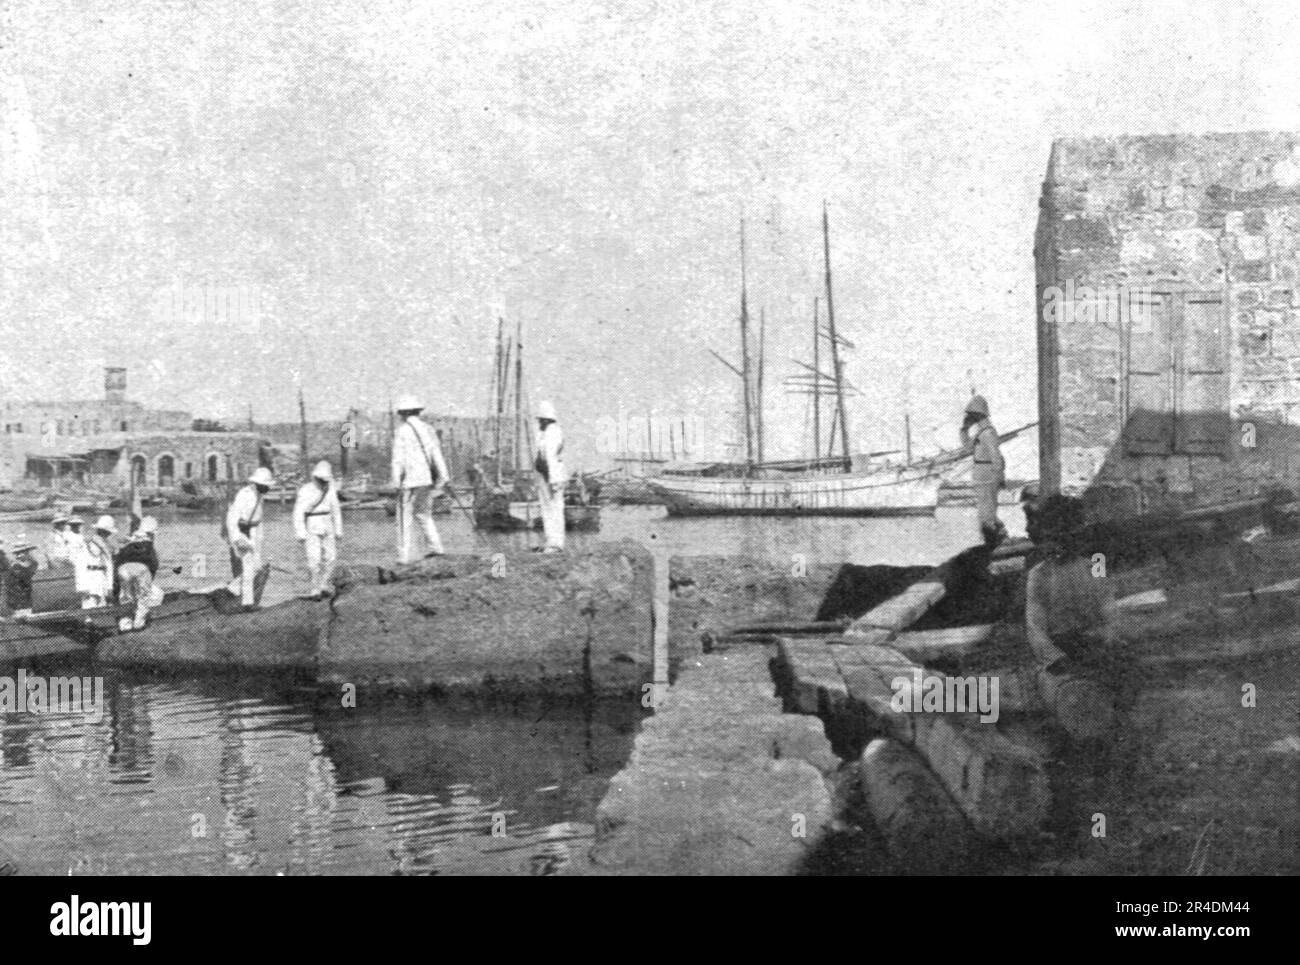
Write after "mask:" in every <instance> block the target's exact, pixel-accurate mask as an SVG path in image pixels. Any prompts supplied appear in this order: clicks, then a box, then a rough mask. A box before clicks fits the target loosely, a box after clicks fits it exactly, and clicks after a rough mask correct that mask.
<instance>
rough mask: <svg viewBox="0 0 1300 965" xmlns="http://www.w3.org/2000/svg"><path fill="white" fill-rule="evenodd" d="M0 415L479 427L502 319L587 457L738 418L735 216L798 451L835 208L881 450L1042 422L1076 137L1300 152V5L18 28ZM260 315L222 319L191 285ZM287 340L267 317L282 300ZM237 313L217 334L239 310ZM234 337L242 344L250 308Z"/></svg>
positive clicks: (169, 11)
mask: <svg viewBox="0 0 1300 965" xmlns="http://www.w3.org/2000/svg"><path fill="white" fill-rule="evenodd" d="M8 10H9V12H8V13H7V14H6V16H7V20H6V23H5V35H4V49H3V51H0V67H2V68H3V72H4V73H3V86H2V87H0V96H2V97H3V99H4V103H3V109H4V121H5V130H4V140H3V145H2V146H3V151H4V156H3V158H0V160H2V161H3V185H2V187H3V192H4V195H5V197H4V206H3V211H2V212H0V218H3V226H4V234H3V238H2V240H3V245H4V252H3V254H4V261H3V265H2V266H0V267H2V269H3V282H4V285H3V290H2V291H0V352H3V362H4V364H3V368H2V369H0V379H3V382H2V383H0V394H3V395H5V396H18V397H50V396H53V397H59V396H82V397H86V396H92V397H93V396H98V395H99V394H100V392H101V391H102V376H101V375H100V373H99V366H101V365H102V364H104V363H105V362H108V363H120V364H125V365H127V366H128V367H129V368H130V375H129V379H130V387H131V394H132V395H133V396H135V397H137V398H139V399H141V400H142V401H145V402H146V403H149V404H152V405H158V406H168V407H181V408H189V409H192V410H194V411H195V412H196V413H199V414H207V415H216V416H227V417H229V416H234V415H240V416H242V415H244V414H245V413H246V411H247V406H248V404H250V403H251V404H252V406H253V408H254V411H255V413H256V414H257V416H258V418H260V419H267V420H270V419H289V418H293V417H295V415H296V384H297V383H296V381H295V380H296V379H298V378H301V379H302V380H303V383H304V387H305V392H306V397H307V402H308V406H309V413H310V415H311V416H313V417H318V418H327V417H337V416H340V415H341V414H342V412H343V411H344V410H346V408H347V407H348V406H350V405H354V404H359V405H362V406H365V407H373V408H383V407H384V406H385V405H386V403H387V400H388V399H389V398H390V397H391V396H393V395H396V394H399V393H401V392H403V391H408V390H409V391H416V392H418V393H420V394H421V395H423V396H424V397H425V398H426V399H427V400H428V402H429V404H430V405H431V406H432V407H433V408H434V409H436V410H439V411H447V412H455V413H458V414H475V413H478V412H481V411H483V410H484V409H485V407H486V405H487V389H488V381H489V378H490V371H491V364H492V345H493V339H494V337H495V331H496V323H495V316H496V314H497V313H501V314H503V315H504V316H505V317H506V318H507V320H508V321H509V322H510V323H511V324H513V323H514V322H516V321H518V320H522V322H523V324H524V340H525V355H524V360H525V367H526V370H527V371H526V375H527V381H528V393H529V395H530V396H531V398H532V400H533V402H534V404H535V402H536V401H537V400H538V399H542V398H550V399H552V400H553V401H554V402H555V404H556V405H557V407H558V408H559V410H560V413H561V416H562V417H563V419H564V422H565V425H566V427H567V430H568V434H569V436H570V437H571V438H574V439H575V448H577V449H578V450H579V451H581V450H582V448H583V447H584V442H583V441H582V440H583V437H584V436H585V435H588V434H591V435H594V431H592V432H590V433H589V432H588V430H587V428H586V427H589V426H591V425H593V424H594V423H595V421H596V420H597V419H599V418H600V417H602V416H609V415H614V416H617V414H618V413H619V411H620V410H622V411H627V412H645V411H647V410H649V411H653V412H655V413H657V414H660V415H663V416H679V415H680V416H691V415H697V416H702V415H716V414H718V413H721V412H725V411H726V410H727V409H728V408H734V404H735V382H736V380H735V379H734V377H733V376H732V375H730V374H729V373H728V372H727V371H726V369H724V368H723V367H722V366H721V365H720V364H719V363H718V362H717V361H716V360H714V359H713V358H712V356H711V355H710V354H709V352H708V350H709V349H715V350H717V351H719V352H720V353H722V354H724V355H726V356H728V357H733V358H734V357H736V356H737V355H738V345H737V325H736V316H737V309H738V295H739V284H740V280H739V251H738V237H737V232H738V224H739V220H740V217H741V215H742V213H743V214H744V216H745V217H746V219H747V221H748V223H749V242H750V245H749V247H750V252H749V256H750V257H749V285H750V304H751V307H752V309H753V311H754V315H755V318H757V316H758V310H759V308H765V310H766V312H767V326H768V338H769V345H768V356H769V363H770V367H769V370H768V379H767V381H768V385H769V400H770V406H769V409H768V417H767V418H768V424H769V427H770V429H769V434H770V436H771V437H772V441H771V442H770V443H769V455H780V454H783V453H785V454H790V455H794V454H797V453H798V452H799V451H800V450H801V447H802V446H803V445H804V433H805V432H806V429H805V425H806V421H805V420H806V400H804V399H802V398H798V397H791V396H785V395H783V394H781V392H780V379H781V377H783V376H785V375H788V374H791V373H792V371H793V367H792V364H791V363H790V362H789V361H788V360H789V358H790V357H791V356H798V357H804V358H806V357H807V356H808V355H809V354H810V347H809V341H810V339H809V327H810V315H811V308H812V299H813V297H814V295H820V294H821V288H820V272H821V262H820V240H821V239H820V224H819V220H820V207H821V202H822V200H823V199H825V200H826V201H827V203H828V205H829V208H830V214H831V236H832V237H831V241H832V248H833V251H832V255H833V267H834V270H835V273H836V275H835V277H836V289H835V303H836V309H837V316H838V321H839V325H840V328H841V331H842V333H843V334H844V335H845V336H847V337H848V338H849V339H851V340H852V341H853V342H854V343H855V346H856V348H855V350H854V351H853V352H851V353H848V355H847V357H846V366H847V373H848V376H849V377H850V378H851V379H852V380H853V381H854V382H855V383H856V385H857V386H858V387H859V388H860V389H861V390H862V395H861V396H860V397H859V398H857V399H855V400H854V401H853V402H852V406H851V415H850V424H851V427H852V429H853V435H854V448H859V449H867V448H886V447H890V446H892V445H897V444H899V442H900V439H901V432H902V424H903V413H904V411H905V409H906V410H909V411H911V412H912V415H913V424H914V426H915V427H916V442H917V445H918V447H919V448H927V447H929V446H932V445H938V444H941V443H942V444H951V443H952V441H953V439H954V433H955V427H954V425H953V423H954V421H955V419H956V418H957V416H956V412H957V410H959V409H960V407H961V406H962V404H963V402H964V400H965V398H966V397H967V396H968V395H969V393H970V391H971V389H972V387H973V388H976V389H978V390H979V391H981V392H984V393H985V394H986V395H988V396H989V398H990V401H991V402H992V404H993V407H994V417H995V421H996V422H998V423H999V424H1000V425H1001V426H1003V427H1010V426H1012V425H1014V424H1019V423H1022V422H1027V421H1030V420H1032V419H1034V418H1036V411H1035V410H1036V402H1035V367H1034V327H1033V321H1034V294H1033V261H1032V239H1033V229H1034V223H1035V219H1036V216H1037V201H1038V192H1039V187H1040V183H1041V180H1042V177H1043V173H1044V169H1045V165H1046V162H1047V157H1048V151H1049V148H1050V145H1051V141H1052V139H1053V138H1054V137H1058V136H1077V135H1090V134H1115V133H1160V132H1178V131H1185V132H1201V131H1211V130H1241V129H1255V128H1290V129H1295V128H1297V127H1300V87H1298V86H1297V84H1296V79H1297V68H1296V63H1297V59H1296V51H1297V50H1300V4H1294V3H1290V2H1287V0H1278V2H1276V3H1252V2H1242V0H1234V2H1223V3H1214V2H1203V0H1201V2H1168V0H1164V2H1159V3H1123V2H1108V3H1097V2H1092V3H1089V2H1079V0H1070V2H1048V0H1026V2H998V3H975V2H954V0H943V2H919V0H906V2H901V0H900V2H883V0H872V2H848V0H816V2H803V0H784V2H779V3H778V2H767V3H764V2H761V0H724V2H708V0H682V2H677V3H656V2H650V0H626V2H619V3H613V2H611V3H608V4H605V5H597V4H585V3H577V2H567V3H561V2H545V3H539V2H531V0H477V2H466V3H455V4H452V3H440V2H435V3H430V2H427V0H426V2H393V3H386V2H380V0H371V2H367V3H364V4H362V3H357V2H348V3H344V2H339V0H311V2H290V0H252V2H249V0H241V2H238V3H236V2H224V3H221V2H205V3H199V4H190V3H180V2H163V0H119V2H96V0H14V2H12V3H11V5H10V7H9V8H8ZM204 286H209V287H211V288H221V289H223V290H227V291H232V292H235V293H236V296H235V297H234V298H232V299H230V300H229V302H228V304H231V305H238V306H242V307H241V308H240V309H238V310H237V311H236V310H233V309H230V308H227V309H222V310H216V309H213V308H211V307H209V309H208V311H207V313H203V312H202V311H200V312H197V313H196V312H190V313H189V314H188V315H187V314H186V312H185V311H184V307H183V306H184V305H185V304H186V301H185V298H184V297H181V298H176V297H174V295H173V294H172V293H174V292H176V291H181V292H182V293H183V292H185V291H190V292H194V291H200V292H202V291H203V290H204ZM254 307H256V309H257V313H258V314H257V317H256V318H253V308H254ZM223 312H224V314H223ZM236 316H237V317H236Z"/></svg>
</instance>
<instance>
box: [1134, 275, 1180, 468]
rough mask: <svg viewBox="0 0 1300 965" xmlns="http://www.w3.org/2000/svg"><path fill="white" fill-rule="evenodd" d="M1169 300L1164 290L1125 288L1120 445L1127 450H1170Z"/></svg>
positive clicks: (1153, 452) (1145, 452) (1164, 452)
mask: <svg viewBox="0 0 1300 965" xmlns="http://www.w3.org/2000/svg"><path fill="white" fill-rule="evenodd" d="M1172 302H1173V299H1172V296H1171V295H1169V294H1167V293H1161V292H1151V291H1133V292H1130V293H1129V298H1128V318H1127V320H1126V321H1127V324H1126V325H1125V333H1126V335H1127V346H1126V352H1125V355H1126V359H1127V371H1128V380H1127V385H1126V391H1125V405H1124V449H1125V451H1126V452H1128V453H1129V454H1131V455H1168V454H1169V453H1170V452H1172V450H1173V441H1174V406H1173V342H1172V339H1171V333H1172V328H1173V325H1172V322H1173V319H1172V315H1173V312H1172V310H1171V309H1172V307H1173V305H1172Z"/></svg>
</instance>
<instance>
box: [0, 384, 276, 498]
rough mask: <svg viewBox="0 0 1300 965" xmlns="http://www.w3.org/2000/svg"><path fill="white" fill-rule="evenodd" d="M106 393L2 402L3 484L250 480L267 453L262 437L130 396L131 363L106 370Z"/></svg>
mask: <svg viewBox="0 0 1300 965" xmlns="http://www.w3.org/2000/svg"><path fill="white" fill-rule="evenodd" d="M104 390H105V391H104V398H102V399H90V400H79V401H36V402H14V401H9V402H3V403H0V424H2V425H3V429H4V436H3V439H4V443H3V445H0V454H2V455H0V485H6V486H13V485H16V484H17V483H18V482H19V481H21V480H26V481H27V482H28V483H29V484H30V483H35V484H36V485H37V486H50V487H56V488H57V487H59V486H63V485H87V486H91V487H95V488H103V489H108V490H116V489H119V488H122V487H124V486H127V485H128V484H129V483H130V482H131V479H132V474H133V473H134V479H135V482H136V484H137V485H138V486H142V487H144V488H147V489H155V488H162V489H166V488H169V487H172V486H178V485H180V484H181V483H182V482H184V481H186V480H193V481H195V482H207V483H224V482H226V481H227V480H230V479H243V478H244V477H245V476H247V475H248V473H250V472H251V471H252V470H253V469H255V468H256V467H257V466H258V465H259V464H260V460H261V436H259V435H257V434H256V433H251V432H195V431H193V429H192V426H193V422H194V420H193V417H192V416H191V414H190V413H189V412H184V411H181V410H175V409H148V408H146V407H145V406H143V405H142V404H140V403H139V402H133V401H130V400H128V399H127V398H126V370H125V369H120V368H108V369H105V380H104Z"/></svg>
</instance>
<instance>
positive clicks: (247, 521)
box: [222, 459, 343, 609]
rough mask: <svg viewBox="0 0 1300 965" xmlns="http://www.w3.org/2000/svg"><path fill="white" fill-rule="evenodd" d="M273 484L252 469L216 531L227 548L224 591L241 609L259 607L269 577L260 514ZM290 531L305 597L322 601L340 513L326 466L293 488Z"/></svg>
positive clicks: (331, 571) (334, 556) (329, 576)
mask: <svg viewBox="0 0 1300 965" xmlns="http://www.w3.org/2000/svg"><path fill="white" fill-rule="evenodd" d="M274 484H275V478H274V477H273V476H272V475H271V470H269V469H267V468H266V467H264V466H262V467H259V468H257V469H255V470H254V471H253V474H252V475H251V476H249V477H248V482H247V483H246V484H245V485H244V486H243V488H241V489H240V490H239V492H237V493H236V494H235V498H234V499H233V500H231V502H230V506H229V507H228V508H227V509H226V517H225V520H224V525H223V527H222V529H223V532H224V533H225V537H226V541H227V543H228V544H229V547H230V574H231V581H230V584H229V587H228V589H229V590H230V592H231V593H232V594H233V595H235V596H237V597H238V598H239V602H240V604H241V605H242V606H243V607H244V608H245V609H256V608H257V606H258V605H259V604H260V602H261V599H262V590H263V588H264V587H265V586H266V581H267V578H268V577H269V576H270V572H271V566H270V563H269V562H268V561H267V559H266V555H265V552H264V546H265V539H264V530H263V523H264V517H263V508H264V505H265V500H266V494H267V493H268V492H270V490H271V486H272V485H274ZM293 530H294V535H295V536H297V537H298V540H299V542H301V543H302V544H303V550H304V552H305V554H306V557H307V570H308V572H309V573H310V577H311V592H310V594H309V596H310V597H311V598H312V599H316V600H322V599H325V598H326V597H327V596H329V595H330V593H331V591H332V587H333V580H334V568H335V564H336V563H337V561H338V547H339V541H340V540H342V539H343V507H342V506H341V505H340V504H339V496H338V490H337V488H336V487H335V485H334V469H333V467H332V466H331V465H330V464H329V461H328V460H324V459H322V460H321V461H320V462H318V463H316V466H315V467H314V468H313V469H312V472H311V479H310V480H309V481H308V482H307V483H305V484H304V485H302V486H300V487H299V489H298V494H297V496H296V497H295V499H294V503H293Z"/></svg>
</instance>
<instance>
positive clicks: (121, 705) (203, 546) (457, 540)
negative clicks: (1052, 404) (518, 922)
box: [0, 507, 1023, 875]
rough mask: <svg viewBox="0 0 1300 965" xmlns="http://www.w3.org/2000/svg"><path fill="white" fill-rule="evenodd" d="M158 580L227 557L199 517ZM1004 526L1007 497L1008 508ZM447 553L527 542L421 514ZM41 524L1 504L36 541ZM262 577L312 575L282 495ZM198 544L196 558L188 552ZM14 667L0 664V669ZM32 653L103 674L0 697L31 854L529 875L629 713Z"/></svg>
mask: <svg viewBox="0 0 1300 965" xmlns="http://www.w3.org/2000/svg"><path fill="white" fill-rule="evenodd" d="M156 515H157V516H158V517H159V519H160V523H161V525H160V532H159V538H158V543H159V549H160V553H161V556H162V558H163V561H164V568H169V567H173V566H174V567H180V568H181V569H182V571H183V572H182V573H181V574H180V575H175V574H171V575H169V576H168V580H169V581H170V582H172V583H173V584H174V585H177V586H180V585H187V584H209V585H210V584H212V583H214V582H221V581H222V580H224V579H225V578H226V576H227V570H226V566H227V562H226V553H225V550H224V548H223V545H222V543H221V541H220V538H219V534H218V527H219V520H218V519H217V517H216V516H207V515H195V514H190V513H182V512H173V511H169V510H162V511H159V512H158V513H157V514H156ZM1003 517H1004V519H1005V520H1006V522H1007V525H1008V527H1009V529H1010V530H1011V531H1012V533H1019V532H1022V531H1023V521H1022V519H1021V518H1020V514H1019V512H1018V510H1014V509H1011V508H1009V507H1008V508H1004V512H1003ZM437 522H438V525H439V528H440V530H441V531H442V533H443V536H444V540H445V543H446V548H447V550H448V551H449V552H453V553H489V552H496V551H498V550H506V549H511V548H514V549H520V548H524V547H526V546H528V545H530V544H531V545H536V544H538V543H539V542H540V534H536V535H533V534H522V533H520V534H504V535H502V534H482V533H478V532H475V531H474V530H473V529H472V528H471V527H470V526H469V525H468V524H467V522H466V520H465V519H463V518H462V517H460V516H459V515H453V516H442V517H438V520H437ZM344 526H345V539H344V542H343V546H342V553H343V556H342V558H343V560H344V561H345V563H346V564H347V565H349V566H369V565H377V564H384V565H390V564H391V563H392V560H393V549H392V548H393V545H394V524H393V520H392V519H391V518H390V517H388V516H387V515H386V514H384V513H382V512H365V511H361V512H352V513H348V514H346V515H345V521H344ZM974 527H975V523H974V518H973V512H972V511H971V510H965V509H950V510H941V511H940V512H939V513H938V514H937V515H936V516H934V517H928V516H927V517H907V518H893V519H834V518H817V519H807V518H805V519H752V518H750V519H744V518H693V519H686V520H678V519H670V518H667V517H666V516H665V514H664V512H663V510H662V509H661V508H659V507H613V508H607V509H606V511H605V512H604V515H603V520H602V530H601V532H600V533H599V534H588V535H581V536H574V537H572V539H573V543H574V544H575V545H581V544H582V543H583V542H585V541H590V540H597V539H598V540H618V539H631V540H636V541H639V542H641V543H643V544H645V545H647V546H649V547H652V548H654V550H655V551H656V552H659V553H665V554H687V555H696V554H700V555H719V554H722V555H748V556H754V557H761V558H764V559H773V560H782V561H785V560H789V559H790V558H791V557H792V556H793V555H795V554H802V555H804V556H805V558H807V559H809V560H821V561H827V562H840V561H844V562H856V563H876V562H884V563H893V564H898V565H914V564H919V563H929V562H934V561H936V560H938V559H942V558H944V557H946V556H948V555H951V554H952V553H954V552H956V551H958V550H960V549H962V548H963V547H965V546H967V545H970V543H971V542H973V540H972V539H971V534H972V533H973V531H974ZM46 528H47V525H46V524H33V523H27V524H20V525H14V524H7V525H6V526H5V528H4V530H3V531H0V536H4V537H6V538H13V537H14V536H16V535H18V533H19V532H23V533H25V535H26V536H27V538H29V539H33V540H34V541H35V542H38V543H39V542H40V541H41V539H42V538H43V536H44V531H45V530H46ZM266 537H267V545H268V556H269V558H270V559H271V560H272V561H273V562H274V563H276V564H277V565H278V566H281V567H284V569H286V570H288V571H290V572H289V573H283V572H277V573H276V574H275V575H274V577H273V578H272V581H271V588H269V589H268V596H270V597H276V596H278V597H288V596H292V595H295V594H297V593H303V592H305V591H306V589H307V574H306V570H305V567H304V566H303V564H302V561H301V556H300V550H299V548H298V544H297V542H296V540H294V539H293V535H292V529H291V526H290V522H289V519H288V514H287V511H286V510H283V509H281V508H280V507H272V508H271V509H270V511H269V513H268V517H267V530H266ZM200 558H201V559H202V560H203V561H204V562H203V564H202V569H203V572H202V573H198V572H196V560H197V559H200ZM17 669H18V668H14V667H0V675H13V674H16V672H17ZM22 669H25V670H26V672H28V673H44V674H47V675H55V674H63V673H78V674H102V675H104V676H105V678H106V679H105V691H104V707H103V714H102V716H101V717H99V718H98V719H96V718H95V717H94V716H93V715H86V714H66V715H60V714H36V713H9V714H0V851H3V852H7V853H9V854H10V855H11V856H12V859H13V860H15V861H16V863H17V864H18V866H19V870H20V871H22V872H24V873H41V874H58V875H66V874H74V875H75V874H222V873H230V874H317V873H345V874H437V873H462V874H463V873H469V874H473V873H504V874H546V873H550V872H553V871H555V870H558V869H559V868H561V867H562V866H563V864H564V862H565V861H566V860H567V855H568V853H569V851H568V849H572V848H578V847H581V846H582V845H583V842H584V841H586V840H589V839H590V836H591V834H592V830H593V829H592V824H593V822H594V816H595V808H596V805H597V803H598V802H599V801H600V798H601V797H602V795H603V794H604V790H605V786H606V783H607V781H608V779H609V778H610V777H611V776H612V775H613V774H614V773H615V772H616V771H617V770H618V769H619V768H620V767H621V766H622V764H623V762H624V761H625V760H626V757H627V754H628V753H629V750H630V747H631V741H632V738H633V736H634V734H635V732H636V727H637V721H638V719H639V715H640V713H641V712H642V711H641V708H640V706H639V703H638V702H636V701H634V700H621V701H614V702H597V703H594V704H585V705H575V704H572V703H567V704H566V703H550V702H545V701H533V702H525V703H513V704H509V705H501V704H485V703H481V702H466V701H464V700H456V701H452V700H439V699H434V698H431V697H430V698H400V699H399V698H383V699H382V700H381V699H379V698H366V699H363V700H362V701H361V702H360V703H359V704H358V706H356V707H354V708H344V707H342V706H341V705H340V699H339V695H338V693H337V692H334V691H330V692H326V691H323V690H319V689H316V688H311V687H303V686H301V685H297V684H294V683H292V682H289V681H276V680H275V679H265V680H258V681H256V682H255V683H251V682H250V680H249V679H248V678H245V677H238V678H233V677H223V676H198V677H185V678H177V677H174V676H166V677H158V678H154V677H150V676H145V675H131V674H125V673H121V672H114V671H105V670H104V669H103V668H94V667H92V666H91V665H90V664H89V663H88V662H86V661H85V660H82V661H81V662H80V663H76V662H74V663H71V664H68V663H64V664H60V665H54V666H51V667H42V666H31V665H28V666H25V667H24V668H22Z"/></svg>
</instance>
